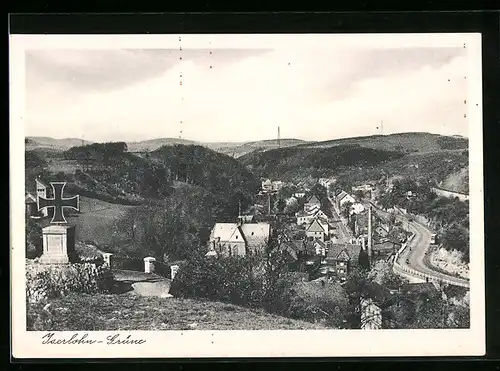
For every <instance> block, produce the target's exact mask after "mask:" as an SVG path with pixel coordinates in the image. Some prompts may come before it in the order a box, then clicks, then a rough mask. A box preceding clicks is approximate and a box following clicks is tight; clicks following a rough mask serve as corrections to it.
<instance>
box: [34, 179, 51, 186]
mask: <svg viewBox="0 0 500 371" xmlns="http://www.w3.org/2000/svg"><path fill="white" fill-rule="evenodd" d="M35 181H36V185H37V186H38V185H41V186H43V187H45V188H47V187H48V186H47V183H45V182H44V181H43V180H41V179H40V178H36V179H35Z"/></svg>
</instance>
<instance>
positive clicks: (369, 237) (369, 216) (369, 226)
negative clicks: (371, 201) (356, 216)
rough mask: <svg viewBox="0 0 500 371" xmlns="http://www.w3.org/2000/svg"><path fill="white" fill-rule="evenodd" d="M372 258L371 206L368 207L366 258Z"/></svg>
mask: <svg viewBox="0 0 500 371" xmlns="http://www.w3.org/2000/svg"><path fill="white" fill-rule="evenodd" d="M371 257H372V205H370V206H368V258H369V259H370V260H371Z"/></svg>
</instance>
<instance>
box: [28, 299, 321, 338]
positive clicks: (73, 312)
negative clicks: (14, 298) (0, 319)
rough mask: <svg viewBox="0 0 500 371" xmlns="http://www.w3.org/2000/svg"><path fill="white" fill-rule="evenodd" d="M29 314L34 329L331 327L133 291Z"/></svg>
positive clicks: (61, 302) (59, 302) (59, 303)
mask: <svg viewBox="0 0 500 371" xmlns="http://www.w3.org/2000/svg"><path fill="white" fill-rule="evenodd" d="M49 304H50V305H49ZM27 316H28V321H27V328H28V331H132V330H134V331H137V330H143V331H154V330H191V329H192V330H306V329H309V330H314V329H326V327H323V326H321V325H319V324H313V323H309V322H304V321H298V320H292V319H289V318H285V317H280V316H275V315H272V314H269V313H265V312H263V311H253V310H250V309H246V308H242V307H238V306H236V305H232V304H224V303H220V302H210V301H199V300H191V299H176V298H157V297H144V296H138V295H134V294H129V293H127V294H122V295H115V294H109V295H106V294H98V295H88V294H71V295H69V296H66V297H65V298H61V299H54V300H50V301H48V302H47V301H42V302H39V303H38V304H29V305H28V308H27Z"/></svg>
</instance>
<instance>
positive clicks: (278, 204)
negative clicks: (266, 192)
mask: <svg viewBox="0 0 500 371" xmlns="http://www.w3.org/2000/svg"><path fill="white" fill-rule="evenodd" d="M285 207H286V202H285V200H283V199H282V198H280V199H278V201H276V211H277V212H278V213H283V211H284V210H285Z"/></svg>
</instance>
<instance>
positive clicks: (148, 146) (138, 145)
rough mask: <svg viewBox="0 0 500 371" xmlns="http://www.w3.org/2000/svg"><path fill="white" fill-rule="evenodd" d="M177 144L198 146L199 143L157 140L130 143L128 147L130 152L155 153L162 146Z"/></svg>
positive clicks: (166, 139)
mask: <svg viewBox="0 0 500 371" xmlns="http://www.w3.org/2000/svg"><path fill="white" fill-rule="evenodd" d="M175 144H184V145H190V144H197V142H195V141H192V140H186V139H180V138H157V139H150V140H144V141H140V142H128V143H127V147H128V150H129V151H130V152H146V151H149V152H150V151H155V150H157V149H158V148H160V147H162V146H172V145H175Z"/></svg>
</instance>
